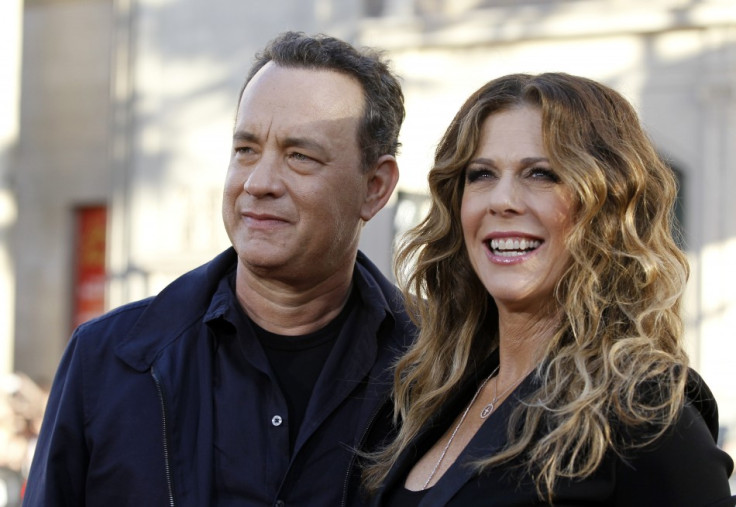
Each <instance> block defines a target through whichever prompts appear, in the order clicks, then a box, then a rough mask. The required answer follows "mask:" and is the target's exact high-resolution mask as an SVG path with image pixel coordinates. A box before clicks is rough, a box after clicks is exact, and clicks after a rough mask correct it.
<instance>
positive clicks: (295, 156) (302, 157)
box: [289, 151, 312, 162]
mask: <svg viewBox="0 0 736 507" xmlns="http://www.w3.org/2000/svg"><path fill="white" fill-rule="evenodd" d="M289 157H290V158H292V159H294V160H297V161H300V162H304V161H309V160H312V158H311V157H308V156H306V155H305V154H304V153H299V152H298V151H295V152H293V153H291V154H289Z"/></svg>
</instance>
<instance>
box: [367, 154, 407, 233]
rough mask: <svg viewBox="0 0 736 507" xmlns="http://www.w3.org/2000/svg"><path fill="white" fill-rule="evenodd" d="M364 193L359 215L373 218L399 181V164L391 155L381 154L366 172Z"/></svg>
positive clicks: (368, 218)
mask: <svg viewBox="0 0 736 507" xmlns="http://www.w3.org/2000/svg"><path fill="white" fill-rule="evenodd" d="M366 178H367V179H366V193H365V200H364V201H363V206H362V207H361V210H360V217H361V218H362V219H363V220H364V221H366V222H367V221H368V220H370V219H371V218H373V217H374V216H375V215H376V213H378V212H379V211H381V209H382V208H383V207H384V206H385V205H386V203H387V202H388V200H389V198H390V197H391V194H392V193H393V191H394V188H396V183H397V182H398V181H399V165H398V164H397V163H396V158H394V157H393V156H392V155H383V156H381V157H380V158H379V159H378V161H377V162H376V165H375V166H374V167H373V169H371V170H370V171H368V173H367V174H366Z"/></svg>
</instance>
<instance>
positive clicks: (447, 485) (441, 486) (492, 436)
mask: <svg viewBox="0 0 736 507" xmlns="http://www.w3.org/2000/svg"><path fill="white" fill-rule="evenodd" d="M493 359H495V364H488V365H486V367H485V368H484V369H485V370H486V371H485V372H480V374H479V375H478V377H479V378H484V377H483V374H484V373H485V374H487V373H488V372H490V371H491V370H492V369H493V368H495V366H496V364H497V361H498V359H497V358H493ZM490 362H491V363H494V361H490ZM478 384H479V382H478V380H477V379H473V380H472V381H470V382H468V383H467V385H466V387H465V388H464V389H463V390H462V395H460V396H457V397H455V398H454V399H453V401H452V402H451V403H449V404H448V405H447V406H446V407H445V408H444V409H443V410H442V411H441V413H440V414H438V417H436V418H435V420H434V421H432V423H431V424H429V425H428V426H427V427H426V428H425V429H424V430H423V431H422V432H421V433H420V435H419V436H418V437H417V438H416V439H415V440H414V441H413V442H412V444H411V445H410V446H409V447H408V448H407V449H406V450H405V451H404V452H403V453H402V454H401V456H400V457H399V459H398V461H397V462H396V463H395V465H394V467H393V468H392V469H391V471H390V472H389V475H388V477H387V480H386V482H385V483H384V485H383V487H382V488H381V490H380V491H379V492H378V493H377V495H376V496H374V497H373V499H372V501H373V503H372V505H374V506H387V507H399V506H400V507H412V506H421V507H427V506H433V507H434V506H445V505H447V506H457V507H473V506H484V507H485V506H487V507H491V506H499V507H507V506H519V507H522V506H523V507H528V506H534V505H548V502H547V501H546V500H544V499H540V498H539V496H538V495H537V492H536V489H535V486H534V483H533V482H532V480H531V477H530V476H529V474H528V473H527V472H526V469H525V468H524V467H521V466H518V465H519V463H518V462H513V461H512V462H510V463H508V464H505V465H499V466H496V467H493V468H491V469H487V470H484V471H483V472H482V473H478V471H477V469H476V468H475V467H473V466H472V465H471V464H470V463H471V462H472V461H474V460H476V459H478V458H481V457H487V456H491V455H493V454H494V453H496V452H498V451H499V450H500V449H502V448H503V447H504V445H505V444H506V442H507V436H506V431H507V423H508V418H509V416H510V414H511V412H512V410H513V409H514V407H515V406H517V405H518V403H519V399H520V398H522V397H523V396H524V394H525V393H529V392H531V390H533V388H534V386H533V380H532V377H531V376H530V377H529V378H527V379H526V380H525V381H524V382H522V384H521V385H520V386H519V387H518V388H517V389H516V390H515V392H514V393H513V394H512V395H511V396H509V397H508V399H507V400H506V401H505V402H504V403H503V404H502V405H500V406H499V407H498V409H497V410H496V411H495V412H493V413H492V414H491V415H490V416H489V417H488V419H487V420H486V421H485V423H484V424H483V426H481V428H480V429H479V430H478V432H477V433H476V434H475V436H474V437H473V439H472V440H471V441H470V442H469V443H468V445H467V447H466V448H465V449H464V450H463V452H462V453H461V455H460V456H459V458H458V459H457V460H456V461H455V463H454V464H453V465H452V466H451V467H450V468H449V469H448V470H447V471H446V472H445V474H444V475H443V476H442V477H441V478H440V479H439V481H438V482H437V483H436V484H435V485H434V486H432V487H431V488H428V489H427V490H424V491H422V492H412V491H407V490H405V489H404V481H405V480H406V477H407V475H408V473H409V471H410V470H411V469H412V467H413V466H414V465H415V464H416V462H417V461H418V460H419V459H420V458H421V457H422V456H423V455H424V454H425V453H426V452H427V451H429V449H430V448H431V447H432V445H433V444H434V443H435V442H436V441H437V440H438V439H439V438H440V437H441V436H442V435H443V434H444V432H445V431H446V430H447V428H448V427H449V426H450V425H451V424H453V421H454V419H455V417H456V416H457V414H458V413H460V411H461V410H463V409H464V407H465V406H466V404H467V403H468V402H469V400H470V398H471V397H472V396H473V393H474V392H475V390H476V389H477V387H478ZM687 395H688V401H687V402H686V404H685V407H684V408H683V411H682V414H681V416H680V418H679V419H678V421H677V422H676V424H675V425H674V426H673V427H672V428H669V430H668V431H667V432H666V433H665V434H664V435H663V436H662V437H660V438H659V439H657V440H656V441H655V442H653V443H652V444H650V445H648V446H647V447H645V448H641V449H638V450H635V451H627V453H626V455H625V456H619V455H616V454H615V453H613V452H610V453H609V454H608V455H607V456H606V457H605V458H604V460H603V462H602V463H601V465H600V466H599V467H598V469H597V470H596V471H595V472H594V473H593V474H592V475H591V476H589V477H587V478H585V479H578V480H559V481H558V482H557V484H556V485H555V491H554V497H553V498H554V503H553V505H555V506H556V507H565V506H569V507H572V506H616V507H637V506H641V507H653V506H667V507H698V506H709V507H727V506H728V507H732V506H736V496H731V492H730V488H729V484H728V478H729V476H730V475H731V473H732V471H733V461H732V460H731V458H730V457H729V456H728V454H726V453H725V452H724V451H722V450H721V449H719V448H718V447H717V445H716V437H717V433H718V411H717V406H716V402H715V400H714V399H713V395H712V393H711V392H710V390H709V389H708V387H707V386H706V385H705V383H704V382H703V381H702V379H701V378H700V377H699V376H698V375H697V373H695V372H691V378H690V381H689V382H688V391H687Z"/></svg>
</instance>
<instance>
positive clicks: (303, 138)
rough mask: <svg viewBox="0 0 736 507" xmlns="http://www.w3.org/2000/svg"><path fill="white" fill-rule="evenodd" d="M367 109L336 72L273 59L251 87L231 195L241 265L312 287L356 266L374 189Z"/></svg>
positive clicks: (227, 193)
mask: <svg viewBox="0 0 736 507" xmlns="http://www.w3.org/2000/svg"><path fill="white" fill-rule="evenodd" d="M363 103H364V99H363V92H362V88H361V86H360V84H359V83H358V82H357V81H355V80H354V79H352V78H351V77H349V76H346V75H343V74H340V73H337V72H333V71H327V70H312V69H303V68H286V67H280V66H278V65H276V64H274V63H273V62H270V63H268V64H266V66H264V67H263V68H262V69H261V70H260V71H259V72H258V73H257V74H256V75H255V76H254V78H253V79H252V80H251V81H250V83H248V86H246V88H245V90H244V91H243V95H242V97H241V100H240V105H239V108H238V114H237V118H236V122H235V130H234V135H233V145H232V152H231V157H230V165H229V167H228V171H227V177H226V180H225V190H224V196H223V220H224V222H225V229H226V230H227V233H228V236H229V237H230V241H231V242H232V244H233V246H234V247H235V250H236V251H237V253H238V257H239V260H240V264H241V266H242V267H245V268H246V269H248V270H249V271H251V272H252V273H254V274H257V275H259V276H268V277H274V278H278V279H281V280H283V281H285V282H288V283H295V282H296V283H302V284H304V283H313V282H316V281H319V280H321V279H324V278H325V277H327V276H329V275H330V274H332V273H333V272H334V271H335V270H336V269H337V268H338V266H345V265H346V264H345V263H350V264H351V265H352V262H353V260H354V256H355V252H356V250H357V247H358V239H359V233H360V228H361V214H362V206H363V203H364V201H365V198H366V192H367V190H366V189H367V182H368V176H367V175H366V174H364V172H363V171H362V170H361V153H360V149H359V147H358V141H357V130H358V124H359V121H360V119H361V115H362V112H363ZM364 218H366V217H364ZM367 218H370V217H367Z"/></svg>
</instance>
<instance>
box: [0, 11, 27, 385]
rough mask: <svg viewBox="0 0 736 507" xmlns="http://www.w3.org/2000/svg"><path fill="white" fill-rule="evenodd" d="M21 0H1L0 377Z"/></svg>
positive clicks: (8, 303) (7, 354)
mask: <svg viewBox="0 0 736 507" xmlns="http://www.w3.org/2000/svg"><path fill="white" fill-rule="evenodd" d="M21 19H22V2H21V0H6V1H5V2H2V3H0V378H2V376H3V375H4V374H7V373H10V372H11V371H12V368H13V354H14V352H13V350H14V335H15V333H14V324H15V319H14V308H15V297H14V295H15V273H14V266H13V260H12V254H11V245H10V243H11V234H12V231H13V227H14V224H15V220H16V217H17V210H16V203H15V195H14V188H13V187H14V185H13V179H14V174H15V170H14V163H15V159H14V155H15V149H16V147H17V144H18V130H19V129H18V122H19V119H18V109H19V108H18V104H19V98H20V58H21V27H22V24H21Z"/></svg>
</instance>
